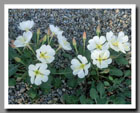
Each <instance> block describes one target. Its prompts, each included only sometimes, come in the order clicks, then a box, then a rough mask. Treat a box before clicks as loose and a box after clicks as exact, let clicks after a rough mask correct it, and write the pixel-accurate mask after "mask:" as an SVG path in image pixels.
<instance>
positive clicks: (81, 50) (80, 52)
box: [78, 46, 83, 55]
mask: <svg viewBox="0 0 140 113" xmlns="http://www.w3.org/2000/svg"><path fill="white" fill-rule="evenodd" d="M78 53H79V54H81V55H83V46H78Z"/></svg>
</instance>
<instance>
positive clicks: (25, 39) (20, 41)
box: [14, 31, 33, 47]
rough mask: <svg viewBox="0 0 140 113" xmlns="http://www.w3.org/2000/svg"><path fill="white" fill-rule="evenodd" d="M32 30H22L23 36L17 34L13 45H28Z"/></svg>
mask: <svg viewBox="0 0 140 113" xmlns="http://www.w3.org/2000/svg"><path fill="white" fill-rule="evenodd" d="M32 35H33V34H32V32H30V31H28V32H24V33H23V36H18V37H17V38H16V40H15V41H14V45H15V47H25V46H28V44H29V42H30V40H31V38H32Z"/></svg>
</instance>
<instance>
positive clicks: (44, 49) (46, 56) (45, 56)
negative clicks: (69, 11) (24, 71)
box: [36, 45, 55, 63]
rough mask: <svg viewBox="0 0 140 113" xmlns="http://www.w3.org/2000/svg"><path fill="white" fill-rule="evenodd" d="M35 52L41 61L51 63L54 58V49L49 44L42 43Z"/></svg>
mask: <svg viewBox="0 0 140 113" xmlns="http://www.w3.org/2000/svg"><path fill="white" fill-rule="evenodd" d="M36 53H37V55H36V56H37V59H38V60H39V61H41V62H42V63H51V62H52V61H53V60H54V55H55V50H54V49H52V48H51V46H50V45H47V46H46V45H42V46H41V47H40V48H39V49H37V50H36Z"/></svg>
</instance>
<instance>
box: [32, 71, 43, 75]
mask: <svg viewBox="0 0 140 113" xmlns="http://www.w3.org/2000/svg"><path fill="white" fill-rule="evenodd" d="M34 73H35V76H41V77H43V74H42V73H41V72H40V71H39V70H35V71H34Z"/></svg>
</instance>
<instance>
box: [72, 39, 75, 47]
mask: <svg viewBox="0 0 140 113" xmlns="http://www.w3.org/2000/svg"><path fill="white" fill-rule="evenodd" d="M72 44H73V46H76V40H75V38H73V39H72Z"/></svg>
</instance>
